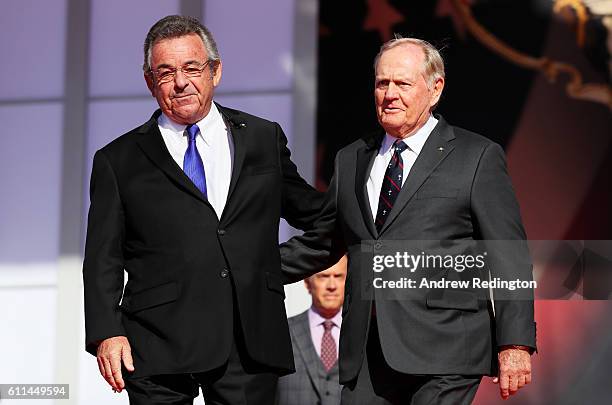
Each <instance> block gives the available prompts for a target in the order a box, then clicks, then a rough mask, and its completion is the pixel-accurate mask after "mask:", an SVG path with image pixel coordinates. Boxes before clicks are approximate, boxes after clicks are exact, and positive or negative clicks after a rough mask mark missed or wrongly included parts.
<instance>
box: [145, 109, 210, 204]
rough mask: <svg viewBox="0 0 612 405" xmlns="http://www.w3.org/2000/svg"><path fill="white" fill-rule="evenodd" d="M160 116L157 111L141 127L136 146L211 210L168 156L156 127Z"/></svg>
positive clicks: (174, 181)
mask: <svg viewBox="0 0 612 405" xmlns="http://www.w3.org/2000/svg"><path fill="white" fill-rule="evenodd" d="M160 115H161V111H160V110H157V111H156V112H155V113H154V114H153V116H152V117H151V119H150V120H149V121H147V123H145V124H144V125H143V126H142V127H141V129H140V134H139V135H140V136H138V137H137V138H136V141H137V143H138V145H139V146H140V148H141V149H142V151H143V152H144V153H145V154H146V155H147V156H148V157H149V159H151V161H152V162H153V163H154V164H155V165H156V166H157V167H159V168H160V169H161V170H162V171H163V172H164V173H165V174H166V176H168V177H169V178H170V180H172V182H173V183H175V184H176V185H177V186H179V187H180V188H182V189H183V190H185V191H187V192H188V193H189V194H191V195H192V196H194V197H195V198H197V199H199V200H201V201H203V202H204V203H206V204H208V205H209V206H210V207H211V208H212V206H211V205H210V203H209V202H208V201H207V200H206V198H204V196H203V195H202V193H201V192H200V190H198V188H197V187H196V186H195V185H194V184H193V183H192V181H191V180H190V179H189V177H187V176H186V175H185V173H184V172H183V170H182V169H181V168H180V167H179V166H178V165H177V164H176V162H175V161H174V160H173V159H172V156H170V152H168V148H166V144H165V143H164V139H163V138H162V135H161V132H159V127H158V126H157V118H158V117H159V116H160Z"/></svg>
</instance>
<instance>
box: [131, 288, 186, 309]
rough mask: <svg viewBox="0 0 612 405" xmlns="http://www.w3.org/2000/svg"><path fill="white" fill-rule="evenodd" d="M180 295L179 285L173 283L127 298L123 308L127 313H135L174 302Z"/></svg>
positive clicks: (148, 289)
mask: <svg viewBox="0 0 612 405" xmlns="http://www.w3.org/2000/svg"><path fill="white" fill-rule="evenodd" d="M178 295H179V294H178V285H177V283H176V282H175V281H171V282H169V283H165V284H161V285H158V286H156V287H151V288H147V289H146V290H143V291H139V292H137V293H135V294H132V295H130V296H129V297H126V299H125V300H124V301H125V302H124V303H123V304H122V305H121V308H122V309H124V310H125V311H127V312H130V313H135V312H138V311H142V310H143V309H147V308H152V307H156V306H158V305H162V304H167V303H170V302H174V301H176V300H177V298H178Z"/></svg>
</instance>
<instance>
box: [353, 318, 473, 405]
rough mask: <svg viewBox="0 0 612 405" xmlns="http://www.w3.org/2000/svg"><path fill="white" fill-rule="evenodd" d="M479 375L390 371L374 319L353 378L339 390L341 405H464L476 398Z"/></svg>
mask: <svg viewBox="0 0 612 405" xmlns="http://www.w3.org/2000/svg"><path fill="white" fill-rule="evenodd" d="M481 378H482V376H480V375H475V376H464V375H452V374H450V375H411V374H404V373H401V372H399V371H396V370H394V369H392V368H391V367H390V366H389V365H388V364H387V362H386V361H385V357H384V354H383V351H382V347H381V344H380V339H379V336H378V325H377V323H376V316H372V320H371V322H370V331H369V334H368V341H367V347H366V354H365V355H364V356H363V363H362V365H361V370H360V371H359V374H358V376H357V378H356V379H355V380H354V381H351V382H350V383H349V384H347V385H345V386H344V388H343V389H342V400H341V404H342V405H374V404H376V405H400V404H401V405H408V404H410V405H464V404H471V403H472V401H473V400H474V397H475V396H476V391H477V390H478V385H479V384H480V380H481Z"/></svg>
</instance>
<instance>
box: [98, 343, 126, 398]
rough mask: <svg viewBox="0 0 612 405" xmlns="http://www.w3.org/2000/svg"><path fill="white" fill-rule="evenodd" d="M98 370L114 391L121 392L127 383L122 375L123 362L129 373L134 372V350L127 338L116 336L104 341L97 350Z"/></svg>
mask: <svg viewBox="0 0 612 405" xmlns="http://www.w3.org/2000/svg"><path fill="white" fill-rule="evenodd" d="M96 358H97V360H98V368H99V369H100V374H102V377H104V379H105V380H106V381H107V382H108V383H109V384H110V386H111V387H113V391H115V392H121V390H123V389H124V388H125V382H124V381H123V377H122V375H121V362H122V361H123V364H124V365H125V368H126V369H127V370H128V371H129V372H133V371H134V363H133V361H132V349H131V347H130V343H129V342H128V340H127V338H126V337H125V336H114V337H111V338H108V339H104V340H103V341H102V342H101V343H100V344H99V345H98V350H97V356H96Z"/></svg>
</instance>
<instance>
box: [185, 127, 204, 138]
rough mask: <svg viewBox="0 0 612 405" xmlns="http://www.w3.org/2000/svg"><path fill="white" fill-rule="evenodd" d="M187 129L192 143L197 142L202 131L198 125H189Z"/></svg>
mask: <svg viewBox="0 0 612 405" xmlns="http://www.w3.org/2000/svg"><path fill="white" fill-rule="evenodd" d="M185 129H186V130H187V134H188V135H189V140H190V141H193V140H195V137H196V135H197V134H198V132H199V131H200V128H198V124H191V125H187V128H185Z"/></svg>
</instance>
